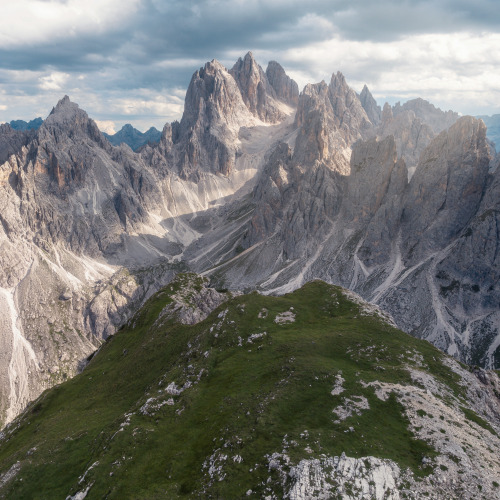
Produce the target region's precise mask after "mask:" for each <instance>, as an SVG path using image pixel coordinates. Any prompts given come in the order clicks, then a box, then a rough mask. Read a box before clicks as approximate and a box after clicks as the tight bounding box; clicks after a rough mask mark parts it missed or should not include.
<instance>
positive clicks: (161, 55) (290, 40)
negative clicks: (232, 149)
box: [0, 0, 500, 71]
mask: <svg viewBox="0 0 500 500" xmlns="http://www.w3.org/2000/svg"><path fill="white" fill-rule="evenodd" d="M307 19H309V20H310V22H307ZM321 20H323V21H325V22H321ZM499 25H500V9H498V4H497V3H496V1H493V0H477V1H475V2H473V3H472V2H470V1H465V0H441V1H439V0H437V1H436V0H433V1H420V0H414V1H395V0H385V1H384V0H381V1H377V2H374V1H373V0H354V1H345V0H342V1H339V0H333V1H332V0H309V1H308V2H304V1H268V2H261V1H255V0H254V1H252V0H248V1H245V2H242V1H222V0H199V1H186V0H168V1H166V0H163V1H162V0H144V1H143V2H142V3H141V4H140V7H139V9H138V11H137V12H136V13H135V15H133V16H131V17H130V18H129V19H128V20H127V21H126V22H124V23H123V24H122V25H121V26H113V29H112V30H111V31H110V32H107V33H103V34H97V35H85V36H81V37H78V38H72V37H68V38H67V39H66V40H63V41H62V43H61V40H57V41H56V42H55V43H53V42H51V37H50V34H48V36H47V40H46V41H45V42H42V43H39V42H37V43H35V44H32V45H25V46H23V47H19V48H17V49H15V48H14V49H12V48H10V49H7V50H5V49H0V61H1V65H2V67H4V68H11V69H22V68H30V69H37V68H43V67H47V66H51V67H57V68H58V69H59V70H63V71H68V70H75V71H83V70H90V69H92V68H94V69H97V68H99V67H102V66H108V65H109V64H110V63H112V61H116V62H117V63H123V62H129V63H131V64H134V65H138V66H143V65H148V64H151V63H152V62H154V61H157V60H163V59H170V58H196V59H200V58H201V59H207V58H210V59H211V58H212V57H221V58H222V57H223V56H224V53H225V51H227V50H228V48H229V49H232V50H233V51H234V50H241V51H242V52H244V51H246V50H249V49H254V50H255V49H270V48H273V49H275V50H277V51H279V50H280V49H284V48H287V49H289V48H293V47H299V46H303V45H305V44H308V43H311V42H315V41H319V40H324V39H328V38H331V37H332V36H334V35H341V36H342V37H344V38H347V39H353V40H367V39H371V40H393V39H397V38H399V37H402V36H406V35H408V34H409V33H439V32H450V31H457V30H471V29H479V30H489V29H491V28H498V27H499ZM270 44H272V47H270Z"/></svg>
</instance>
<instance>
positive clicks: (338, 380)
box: [331, 371, 345, 396]
mask: <svg viewBox="0 0 500 500" xmlns="http://www.w3.org/2000/svg"><path fill="white" fill-rule="evenodd" d="M344 382H345V379H344V378H343V377H342V372H341V371H339V372H338V373H337V375H335V385H334V387H333V389H332V392H331V395H332V396H338V395H339V394H342V393H343V392H344V390H345V389H344V388H343V387H342V384H343V383H344Z"/></svg>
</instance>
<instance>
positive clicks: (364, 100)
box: [359, 85, 382, 125]
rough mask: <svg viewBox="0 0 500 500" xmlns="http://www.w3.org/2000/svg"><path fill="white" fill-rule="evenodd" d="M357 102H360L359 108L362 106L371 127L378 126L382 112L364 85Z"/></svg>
mask: <svg viewBox="0 0 500 500" xmlns="http://www.w3.org/2000/svg"><path fill="white" fill-rule="evenodd" d="M359 100H360V101H361V106H363V109H364V110H365V111H366V114H367V116H368V118H369V119H370V121H371V122H372V123H373V125H378V124H379V123H380V120H381V118H382V110H381V108H380V106H379V105H378V104H377V101H376V100H375V99H374V98H373V96H372V94H371V92H370V91H369V90H368V87H367V86H366V85H365V86H364V87H363V90H362V91H361V94H360V95H359Z"/></svg>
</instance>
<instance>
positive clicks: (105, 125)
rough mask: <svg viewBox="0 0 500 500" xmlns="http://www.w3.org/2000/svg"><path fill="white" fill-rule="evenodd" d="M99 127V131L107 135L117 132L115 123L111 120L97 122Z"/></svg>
mask: <svg viewBox="0 0 500 500" xmlns="http://www.w3.org/2000/svg"><path fill="white" fill-rule="evenodd" d="M95 122H96V124H97V126H98V127H99V130H100V131H101V132H106V134H110V135H113V134H115V133H116V130H115V127H116V125H115V122H113V121H111V120H95Z"/></svg>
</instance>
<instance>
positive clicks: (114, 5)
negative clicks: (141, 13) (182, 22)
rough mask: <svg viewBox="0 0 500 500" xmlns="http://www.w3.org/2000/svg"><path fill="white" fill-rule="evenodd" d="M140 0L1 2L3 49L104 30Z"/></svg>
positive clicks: (132, 10) (128, 13) (118, 22)
mask: <svg viewBox="0 0 500 500" xmlns="http://www.w3.org/2000/svg"><path fill="white" fill-rule="evenodd" d="M139 5H140V0H105V1H102V0H85V1H82V0H66V1H64V2H60V1H57V0H16V1H14V2H7V1H6V2H2V30H1V31H0V46H2V48H3V49H10V48H15V47H22V46H27V45H30V44H33V43H43V42H45V41H53V40H54V39H58V38H65V37H71V38H73V37H76V36H79V35H88V34H100V33H105V32H106V31H107V30H109V29H112V28H113V27H118V26H120V25H121V23H122V22H123V21H124V20H125V19H127V18H129V17H130V16H131V15H133V14H134V13H135V12H136V10H137V8H138V7H139Z"/></svg>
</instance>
